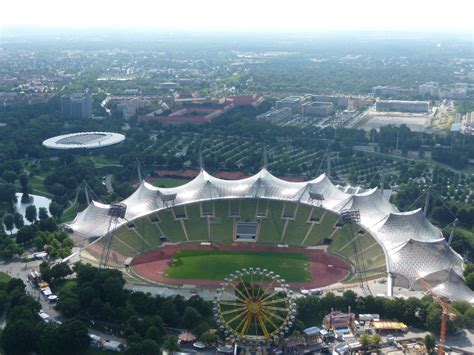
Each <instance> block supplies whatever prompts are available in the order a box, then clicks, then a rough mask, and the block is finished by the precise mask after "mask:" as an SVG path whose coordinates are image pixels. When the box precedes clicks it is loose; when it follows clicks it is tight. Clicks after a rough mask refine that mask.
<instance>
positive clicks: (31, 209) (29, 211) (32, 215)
mask: <svg viewBox="0 0 474 355" xmlns="http://www.w3.org/2000/svg"><path fill="white" fill-rule="evenodd" d="M37 215H38V214H37V212H36V206H35V205H30V206H28V207H26V210H25V217H26V219H27V220H28V221H29V222H30V223H34V222H36V219H37Z"/></svg>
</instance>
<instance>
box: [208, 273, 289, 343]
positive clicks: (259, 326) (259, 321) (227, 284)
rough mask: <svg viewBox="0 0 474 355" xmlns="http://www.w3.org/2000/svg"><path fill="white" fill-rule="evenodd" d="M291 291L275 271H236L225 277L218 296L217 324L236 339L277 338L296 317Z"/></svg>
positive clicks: (282, 334)
mask: <svg viewBox="0 0 474 355" xmlns="http://www.w3.org/2000/svg"><path fill="white" fill-rule="evenodd" d="M291 294H292V291H291V290H289V289H288V285H287V284H286V283H285V280H284V279H282V278H281V277H280V276H279V275H276V274H275V273H274V272H273V271H268V270H267V269H260V268H255V269H254V268H248V269H242V270H241V271H236V272H234V273H233V274H230V275H229V276H228V277H227V278H225V279H224V282H223V283H222V284H221V287H220V289H219V290H218V293H217V295H216V297H215V299H214V307H213V310H214V315H215V317H216V320H217V324H218V325H219V328H220V329H221V330H222V331H223V332H224V334H225V335H226V338H227V339H228V340H230V341H232V342H236V341H237V342H242V343H245V342H262V341H265V342H268V341H270V340H274V341H275V340H277V339H278V338H282V337H284V336H285V333H286V332H287V331H288V330H289V328H290V327H291V326H292V324H293V321H294V319H295V313H296V305H295V303H294V301H293V299H292V297H291Z"/></svg>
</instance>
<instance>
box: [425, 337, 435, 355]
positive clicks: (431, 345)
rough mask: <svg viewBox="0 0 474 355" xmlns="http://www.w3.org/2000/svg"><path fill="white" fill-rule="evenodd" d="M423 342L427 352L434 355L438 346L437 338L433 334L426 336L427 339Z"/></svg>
mask: <svg viewBox="0 0 474 355" xmlns="http://www.w3.org/2000/svg"><path fill="white" fill-rule="evenodd" d="M423 342H424V343H425V347H426V352H427V353H428V354H433V352H434V349H435V346H436V339H435V337H434V336H433V335H431V334H426V335H425V338H424V339H423Z"/></svg>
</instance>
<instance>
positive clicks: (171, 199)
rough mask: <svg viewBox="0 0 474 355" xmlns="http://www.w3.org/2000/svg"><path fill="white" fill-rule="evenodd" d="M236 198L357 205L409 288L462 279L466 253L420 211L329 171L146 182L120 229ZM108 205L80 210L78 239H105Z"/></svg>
mask: <svg viewBox="0 0 474 355" xmlns="http://www.w3.org/2000/svg"><path fill="white" fill-rule="evenodd" d="M343 190H347V191H356V192H357V193H352V194H351V193H348V192H345V191H343ZM361 191H363V192H361ZM315 194H319V195H320V196H322V197H323V199H322V200H321V199H319V200H313V199H312V198H311V196H313V197H314V196H315ZM236 198H265V199H273V200H280V201H290V202H298V203H302V204H305V205H310V206H318V207H322V208H324V209H326V210H329V211H332V212H334V213H337V214H338V213H340V212H341V211H342V210H344V209H357V210H359V212H360V226H361V227H363V228H364V229H365V230H367V231H368V232H369V233H370V234H371V235H372V236H373V237H374V238H375V239H376V240H377V241H378V243H379V244H380V245H381V247H382V249H383V250H384V252H385V255H386V266H387V271H388V272H393V274H394V275H396V276H397V277H400V278H403V279H405V280H406V283H407V285H409V287H410V288H412V287H413V285H415V284H417V280H419V279H420V278H421V277H426V278H429V275H431V274H435V273H439V272H440V271H442V270H446V269H450V270H452V272H453V273H455V274H456V275H457V277H458V279H459V280H461V281H462V278H463V276H462V270H463V260H462V258H461V256H460V255H458V254H457V253H456V252H454V251H453V250H452V249H451V248H450V247H449V246H448V245H447V243H446V241H445V239H444V238H443V235H442V233H441V231H440V230H439V229H438V228H437V227H435V226H433V225H432V224H431V223H430V222H429V220H428V219H427V218H426V217H425V216H424V215H423V212H422V211H421V210H419V209H418V210H414V211H409V212H399V211H398V210H397V209H396V207H395V206H393V205H392V204H390V202H389V201H388V200H387V199H386V198H385V197H384V196H383V194H382V192H381V191H380V190H379V189H377V188H375V189H372V190H368V191H365V190H363V189H343V188H341V189H340V188H338V187H336V186H335V185H334V184H333V183H332V182H331V181H330V180H329V178H328V177H327V176H326V175H325V174H322V175H321V176H319V177H317V178H316V179H314V180H310V181H306V182H289V181H285V180H281V179H279V178H277V177H275V176H273V175H272V174H270V173H269V172H268V171H267V170H266V169H262V170H260V171H259V172H258V173H257V174H255V175H253V176H251V177H248V178H245V179H241V180H222V179H218V178H216V177H213V176H211V175H209V174H208V173H207V172H206V171H205V170H201V172H200V173H199V175H198V176H196V177H195V178H194V179H193V180H191V181H190V182H188V183H186V184H184V185H182V186H178V187H174V188H158V187H154V186H152V185H150V184H148V183H146V182H142V183H141V184H140V186H139V187H138V189H137V190H136V191H135V192H134V193H133V194H132V195H130V196H129V197H128V198H126V199H125V200H123V201H122V202H123V203H124V204H125V205H127V213H126V220H120V221H119V223H118V224H117V228H118V227H120V226H121V225H123V224H125V223H127V220H128V221H132V220H134V219H137V218H141V217H143V216H147V215H150V214H153V213H156V212H158V211H160V210H163V209H166V208H169V207H170V206H177V205H184V204H188V203H193V202H199V201H208V200H215V199H236ZM108 208H109V206H108V205H104V204H101V203H98V202H95V201H93V202H92V203H91V204H90V205H89V206H88V207H87V208H86V209H85V210H84V211H82V212H80V213H78V215H77V216H76V218H75V219H74V221H73V222H72V223H71V224H69V227H70V228H71V229H72V230H73V231H74V234H75V235H76V236H78V237H79V238H81V237H82V238H90V237H102V236H103V235H105V234H106V232H107V226H108V224H109V218H110V217H109V216H108V214H107V211H108ZM458 279H455V278H453V277H450V278H445V281H440V282H439V283H438V284H437V285H434V286H436V287H438V286H439V288H440V289H443V292H448V293H449V287H442V284H443V282H450V283H451V284H452V283H453V282H454V281H453V280H455V282H457V284H459V280H458ZM459 287H460V286H458V287H457V288H459ZM453 290H454V289H453ZM466 294H469V292H468V291H466V290H465V289H463V292H461V293H458V294H456V292H454V291H453V293H452V294H451V296H452V298H453V299H457V298H458V297H459V296H460V295H463V296H462V298H463V299H466V297H465V295H466ZM471 299H472V298H471ZM471 299H469V300H471Z"/></svg>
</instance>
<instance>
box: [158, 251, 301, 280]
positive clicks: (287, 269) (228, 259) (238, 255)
mask: <svg viewBox="0 0 474 355" xmlns="http://www.w3.org/2000/svg"><path fill="white" fill-rule="evenodd" d="M249 267H254V268H255V267H260V268H265V269H268V270H270V271H273V272H275V274H279V275H280V276H281V277H283V278H284V279H285V280H286V281H288V282H306V281H309V280H310V272H309V270H308V267H309V265H308V256H307V255H306V254H304V253H266V252H246V251H223V250H178V251H177V252H176V255H175V261H174V262H173V264H172V265H170V266H169V267H168V270H167V271H166V276H167V277H169V278H179V279H198V280H223V279H224V278H225V277H227V276H228V275H229V274H231V273H233V272H235V271H237V270H241V269H243V268H249Z"/></svg>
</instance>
